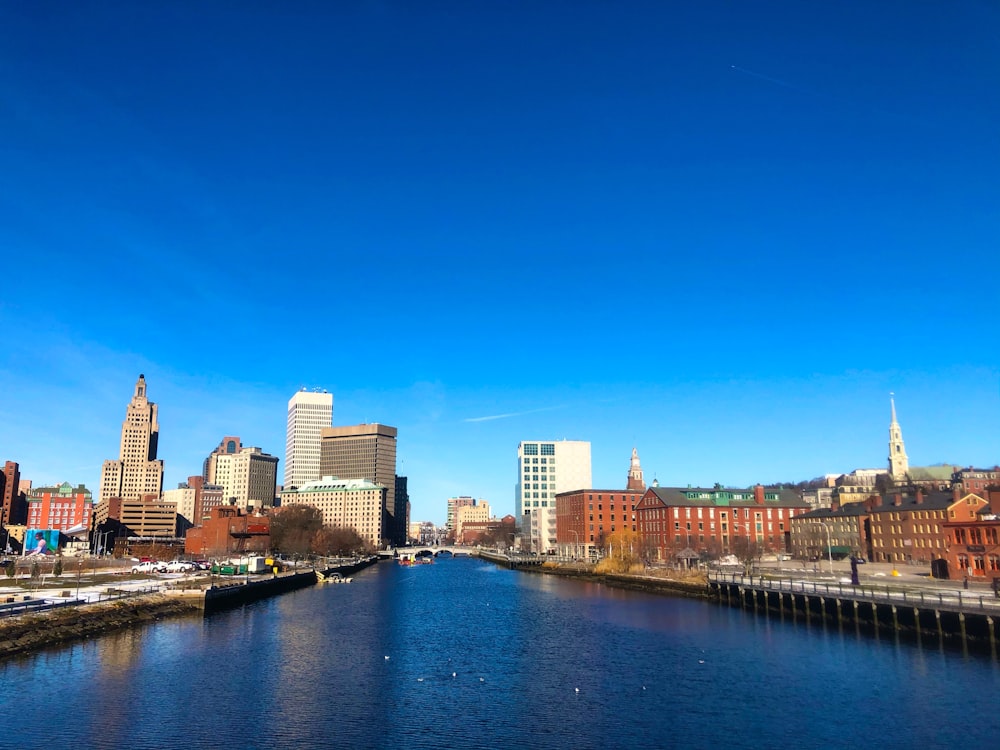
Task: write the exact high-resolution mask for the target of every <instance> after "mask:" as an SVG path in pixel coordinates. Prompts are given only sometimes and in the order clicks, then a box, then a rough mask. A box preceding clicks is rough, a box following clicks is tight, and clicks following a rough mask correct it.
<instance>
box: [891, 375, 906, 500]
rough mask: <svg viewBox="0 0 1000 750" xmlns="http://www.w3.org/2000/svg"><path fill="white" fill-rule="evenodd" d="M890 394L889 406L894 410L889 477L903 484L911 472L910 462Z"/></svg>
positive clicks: (894, 402) (894, 403)
mask: <svg viewBox="0 0 1000 750" xmlns="http://www.w3.org/2000/svg"><path fill="white" fill-rule="evenodd" d="M893 395H894V394H892V393H890V394H889V404H890V405H891V408H892V421H891V422H890V423H889V476H890V477H892V480H893V481H894V482H902V481H904V480H905V479H906V475H907V473H909V471H910V461H909V459H907V457H906V448H905V446H904V445H903V431H902V430H901V429H900V428H899V422H897V421H896V401H895V400H894V399H893Z"/></svg>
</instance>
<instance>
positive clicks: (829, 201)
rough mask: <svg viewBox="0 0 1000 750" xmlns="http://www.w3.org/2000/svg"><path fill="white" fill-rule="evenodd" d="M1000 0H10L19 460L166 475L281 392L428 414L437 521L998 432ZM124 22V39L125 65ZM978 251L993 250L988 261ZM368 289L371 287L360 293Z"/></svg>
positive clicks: (3, 446)
mask: <svg viewBox="0 0 1000 750" xmlns="http://www.w3.org/2000/svg"><path fill="white" fill-rule="evenodd" d="M998 25H1000V7H998V6H996V4H991V3H977V2H969V3H964V4H962V5H961V6H959V7H955V6H954V5H953V4H947V3H943V2H930V3H926V4H921V5H919V6H907V7H906V9H905V12H904V10H903V9H901V8H897V7H889V6H878V7H873V6H872V5H871V4H869V3H863V2H846V3H840V4H838V5H837V6H836V7H834V6H829V7H812V6H804V5H802V4H801V3H795V2H791V0H786V1H784V2H782V1H780V0H779V1H778V2H775V3H771V4H768V5H766V6H764V5H758V4H744V5H738V6H735V7H734V6H733V5H732V4H729V3H723V2H715V1H713V0H708V1H707V2H705V3H698V4H696V5H692V6H685V7H669V6H667V5H664V4H659V3H646V2H638V3H635V4H628V5H626V6H607V5H605V4H600V3H581V4H574V5H573V6H572V7H570V6H568V5H567V4H564V3H557V2H539V3H533V4H531V5H530V6H519V5H517V4H507V3H505V4H493V3H490V2H486V3H477V4H471V5H470V4H466V3H452V2H444V3H441V4H439V5H436V6H434V7H433V8H430V7H424V6H420V7H419V8H416V7H412V6H410V5H409V4H406V3H400V2H393V1H392V0H389V1H388V2H385V3H379V4H377V5H376V4H360V5H358V6H352V7H351V8H346V7H340V6H333V7H326V6H324V5H309V4H307V5H304V6H302V7H300V8H297V9H290V8H284V7H280V6H273V5H272V4H265V3H255V2H249V3H246V4H241V5H240V6H239V7H228V6H227V7H222V6H215V5H211V4H209V5H207V6H206V5H204V4H194V3H186V2H181V3H178V4H175V5H173V6H171V7H170V8H165V7H155V6H136V7H131V8H129V10H128V12H127V13H126V12H125V11H124V10H123V7H122V6H121V5H120V4H117V3H102V2H95V3H88V4H87V6H85V7H79V8H74V9H73V10H72V11H71V12H66V13H60V14H52V13H50V12H47V11H46V10H45V9H42V8H39V7H35V6H33V5H31V4H28V5H24V4H14V5H10V4H8V5H3V6H0V35H2V36H0V38H2V41H3V44H0V95H2V96H3V99H4V101H5V102H7V103H8V105H9V106H8V107H7V108H6V109H5V111H4V114H3V115H0V117H2V119H3V122H4V130H5V134H6V139H5V148H4V151H3V156H2V157H0V159H2V162H3V165H4V172H5V176H6V177H7V180H6V183H7V185H8V189H7V190H6V191H4V193H3V196H2V199H0V247H2V248H4V251H5V252H4V258H5V265H4V280H5V282H6V284H5V290H6V291H5V294H4V295H3V299H2V301H0V331H2V332H3V341H4V345H3V347H0V352H2V353H0V393H2V394H3V398H2V399H0V460H12V461H17V462H18V463H19V464H20V466H21V476H22V477H23V478H25V479H31V480H32V481H33V482H34V483H35V486H39V485H49V486H55V485H58V484H60V483H62V482H69V483H70V484H71V485H73V486H76V485H78V484H81V483H82V484H86V486H87V487H88V488H89V489H91V491H93V492H95V493H96V492H97V490H98V487H99V480H100V471H101V463H102V462H103V461H104V460H105V459H107V458H109V457H110V456H114V455H116V450H117V448H116V446H118V445H119V442H120V429H121V420H122V417H123V405H124V404H125V403H127V401H128V394H129V391H130V390H131V388H132V385H133V384H134V383H135V380H136V377H137V375H138V374H139V373H144V374H145V376H146V380H147V381H148V384H149V389H150V390H149V394H150V400H152V401H154V402H155V403H156V404H157V405H158V408H159V413H158V416H157V419H158V423H159V430H160V432H159V443H158V446H157V447H158V453H157V458H159V459H162V460H163V461H164V482H163V486H164V488H172V487H176V486H177V484H178V483H179V482H183V481H185V479H186V478H187V477H188V476H191V475H195V474H199V473H200V471H201V465H202V464H201V462H202V461H203V459H204V457H205V455H207V454H208V453H209V452H210V451H211V450H212V449H213V447H214V446H216V445H217V444H218V440H219V437H220V436H222V435H240V436H241V437H242V439H243V440H245V441H246V443H247V444H248V445H253V446H259V447H260V448H261V449H262V450H263V451H265V452H267V453H270V454H272V455H275V456H278V457H280V459H281V461H282V463H281V465H280V467H279V476H283V475H284V471H285V468H286V466H285V463H284V462H285V458H286V457H285V455H284V449H283V446H284V444H285V438H286V420H287V403H288V400H289V398H290V397H292V396H293V395H294V394H295V393H297V392H299V391H300V390H301V389H302V388H303V387H305V388H308V389H310V390H312V389H314V388H320V389H326V390H327V391H329V392H330V393H331V394H333V395H334V397H335V399H336V404H337V410H336V414H335V416H334V424H335V425H336V426H342V425H351V424H361V423H375V422H378V423H382V424H391V425H393V426H395V427H396V428H398V430H399V435H398V454H397V455H398V463H397V472H398V473H399V474H400V475H403V476H407V477H408V480H409V481H408V490H409V494H410V497H411V501H412V511H411V518H412V519H413V520H425V519H427V520H434V521H436V522H438V523H442V522H443V521H444V517H445V512H446V505H445V504H446V501H447V498H449V497H455V496H461V495H471V496H474V497H477V498H483V499H485V500H487V501H488V502H489V503H490V505H491V507H492V508H493V509H494V510H495V512H496V514H497V515H498V516H503V515H505V514H506V513H512V512H513V508H514V493H515V485H516V483H517V480H518V478H517V475H516V468H515V467H516V456H517V445H518V443H519V442H520V441H521V440H522V439H523V438H524V436H531V437H532V438H533V439H534V438H538V439H540V440H549V439H551V440H564V439H565V440H579V441H588V442H590V443H591V445H592V462H593V464H592V467H593V483H594V484H595V485H598V486H602V485H603V486H608V487H624V486H625V482H626V478H627V473H628V468H629V457H630V454H631V451H632V449H633V447H635V448H638V452H639V455H640V456H641V457H642V466H643V470H644V473H645V480H646V483H647V484H651V483H652V482H653V480H654V479H656V480H658V481H659V482H660V484H661V485H663V486H671V485H675V486H676V485H679V486H686V485H688V484H701V485H708V486H711V485H713V484H715V483H716V482H718V483H721V484H724V485H730V486H737V487H747V486H750V485H752V484H754V483H757V482H763V483H775V482H783V481H797V480H803V479H809V478H812V477H814V476H819V475H822V474H825V473H837V472H849V471H851V470H852V469H856V468H872V467H882V466H884V465H885V464H886V447H887V440H888V437H889V435H888V427H889V421H890V415H889V394H890V393H895V403H896V407H897V411H898V417H899V424H900V426H901V428H902V431H903V434H904V435H905V437H906V452H907V458H908V461H909V464H910V465H913V466H927V465H930V464H935V463H939V462H947V463H953V464H957V465H969V464H972V465H977V466H992V465H994V464H996V463H997V462H998V461H1000V437H998V431H997V429H996V425H997V424H998V422H1000V362H998V359H997V354H996V353H997V352H998V351H1000V340H998V330H997V325H996V318H997V316H996V314H995V312H993V311H992V309H991V305H990V303H989V299H990V298H991V297H990V291H989V290H990V288H991V282H989V279H990V278H995V277H996V276H997V275H998V274H1000V258H998V254H997V253H996V245H997V240H998V238H1000V219H998V216H997V213H996V208H995V207H996V206H997V205H998V204H1000V186H998V185H997V182H996V179H995V175H996V174H997V173H998V172H1000V150H998V149H997V147H996V137H995V123H996V122H997V121H1000V101H998V98H997V97H996V94H995V92H996V91H997V90H1000V49H998V48H997V46H996V44H995V43H994V39H993V37H992V36H991V30H992V29H995V28H997V27H998ZM123 60H129V61H130V64H128V65H123V64H122V61H123ZM973 282H976V283H973ZM362 290H364V291H371V292H372V293H373V294H372V295H371V296H366V297H364V298H362V297H360V292H361V291H362Z"/></svg>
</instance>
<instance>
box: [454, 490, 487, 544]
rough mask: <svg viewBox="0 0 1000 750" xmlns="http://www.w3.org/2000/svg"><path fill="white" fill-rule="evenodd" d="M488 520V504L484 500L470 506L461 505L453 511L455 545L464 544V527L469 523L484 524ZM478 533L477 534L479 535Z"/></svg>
mask: <svg viewBox="0 0 1000 750" xmlns="http://www.w3.org/2000/svg"><path fill="white" fill-rule="evenodd" d="M489 520H490V504H489V503H488V502H486V501H485V500H479V502H474V503H473V504H472V505H462V506H459V507H458V508H456V510H455V521H454V523H455V543H456V544H465V543H466V542H464V541H462V540H463V539H464V538H465V536H464V531H465V526H466V525H467V524H470V523H475V524H484V523H487V522H488V521H489ZM481 533H482V531H481V527H480V531H479V532H478V533H477V536H478V534H481Z"/></svg>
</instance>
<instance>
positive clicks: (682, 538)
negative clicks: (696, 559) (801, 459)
mask: <svg viewBox="0 0 1000 750" xmlns="http://www.w3.org/2000/svg"><path fill="white" fill-rule="evenodd" d="M808 510H809V505H808V504H807V503H806V502H805V501H804V500H802V498H800V497H799V496H798V494H797V493H796V492H795V491H793V490H788V489H765V488H764V487H762V486H761V485H757V486H756V487H753V488H750V489H745V490H744V489H726V488H722V487H715V488H714V489H702V488H695V487H688V488H681V487H657V486H655V482H654V486H653V487H650V488H649V489H648V490H646V493H645V494H644V495H643V496H642V499H641V500H640V501H639V502H638V504H637V505H636V509H635V515H636V525H637V527H638V529H637V530H638V533H639V536H641V537H642V538H643V539H644V540H646V542H647V543H648V544H649V546H650V548H651V549H652V550H653V551H654V559H656V560H660V561H667V560H672V559H675V556H676V555H677V553H679V552H681V551H683V550H685V549H692V550H694V551H695V552H705V553H708V554H712V555H721V554H729V553H731V552H734V551H737V550H738V549H739V544H738V541H740V540H744V541H745V542H748V543H754V544H756V545H758V548H759V549H760V551H762V552H787V551H788V550H789V549H790V544H791V528H792V527H791V521H792V518H793V517H794V516H797V515H799V514H800V513H805V512H806V511H808Z"/></svg>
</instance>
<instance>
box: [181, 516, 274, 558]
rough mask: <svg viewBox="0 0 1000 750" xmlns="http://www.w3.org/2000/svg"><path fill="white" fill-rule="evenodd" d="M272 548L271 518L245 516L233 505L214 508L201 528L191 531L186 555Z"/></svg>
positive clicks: (186, 539) (187, 539)
mask: <svg viewBox="0 0 1000 750" xmlns="http://www.w3.org/2000/svg"><path fill="white" fill-rule="evenodd" d="M270 546H271V519H270V518H268V517H267V516H246V515H242V514H241V513H240V511H239V509H238V508H236V507H234V506H229V505H226V506H221V507H217V508H212V510H211V512H210V517H209V518H208V519H206V520H205V521H204V523H203V524H202V525H201V526H196V527H194V528H193V529H188V533H187V536H186V537H185V538H184V552H185V553H187V554H189V555H194V556H195V557H199V558H202V557H224V556H226V555H231V554H234V553H239V554H243V553H246V552H256V553H263V552H267V550H268V549H269V548H270Z"/></svg>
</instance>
